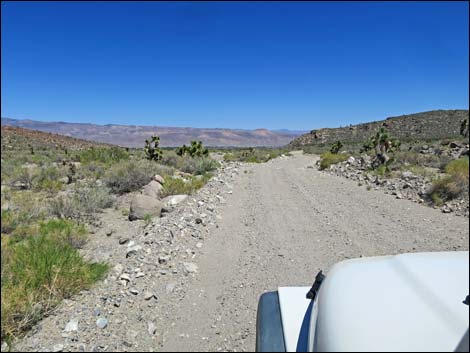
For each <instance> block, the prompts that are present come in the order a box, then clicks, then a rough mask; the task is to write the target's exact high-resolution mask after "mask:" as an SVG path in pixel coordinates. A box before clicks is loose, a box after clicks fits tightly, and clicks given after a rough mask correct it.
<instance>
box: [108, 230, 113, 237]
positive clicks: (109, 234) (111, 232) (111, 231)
mask: <svg viewBox="0 0 470 353" xmlns="http://www.w3.org/2000/svg"><path fill="white" fill-rule="evenodd" d="M112 234H113V230H112V229H110V230H108V231H107V232H106V236H107V237H110V236H111V235H112Z"/></svg>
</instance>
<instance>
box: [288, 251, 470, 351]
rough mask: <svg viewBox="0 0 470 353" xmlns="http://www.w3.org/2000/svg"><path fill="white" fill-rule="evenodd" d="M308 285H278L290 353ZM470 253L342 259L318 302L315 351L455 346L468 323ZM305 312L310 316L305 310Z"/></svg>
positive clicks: (313, 337)
mask: <svg viewBox="0 0 470 353" xmlns="http://www.w3.org/2000/svg"><path fill="white" fill-rule="evenodd" d="M308 289H309V288H279V302H280V306H281V317H282V321H283V329H284V337H285V343H286V349H287V351H295V350H296V347H297V345H298V343H299V334H300V328H301V325H302V322H303V321H304V317H305V312H306V310H307V307H308V305H309V301H308V300H306V299H305V294H306V293H307V291H308ZM468 294H469V255H468V252H448V253H420V254H403V255H397V256H385V257H374V258H364V259H356V260H349V261H344V262H341V263H339V264H337V265H335V266H334V267H333V268H332V269H331V270H330V271H329V273H328V274H327V276H326V279H325V281H324V282H323V284H322V286H321V289H320V292H319V295H318V297H317V299H316V300H315V305H314V307H313V312H312V319H311V321H310V328H309V334H310V336H309V338H308V340H309V345H308V348H309V350H310V351H312V350H313V351H453V350H454V349H455V348H456V347H457V345H458V343H459V341H460V340H461V338H462V337H463V335H464V334H465V332H466V331H467V329H468V327H469V308H468V306H467V305H465V304H463V301H464V300H465V297H466V296H467V295H468ZM301 311H303V314H302V313H301Z"/></svg>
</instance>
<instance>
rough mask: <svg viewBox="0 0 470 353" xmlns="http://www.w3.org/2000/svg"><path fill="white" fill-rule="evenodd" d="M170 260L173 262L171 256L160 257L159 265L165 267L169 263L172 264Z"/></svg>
mask: <svg viewBox="0 0 470 353" xmlns="http://www.w3.org/2000/svg"><path fill="white" fill-rule="evenodd" d="M170 260H171V256H170V255H165V256H160V257H159V258H158V263H159V264H160V265H165V264H167V263H168V262H170Z"/></svg>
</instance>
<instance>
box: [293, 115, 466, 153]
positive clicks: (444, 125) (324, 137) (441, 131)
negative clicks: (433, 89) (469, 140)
mask: <svg viewBox="0 0 470 353" xmlns="http://www.w3.org/2000/svg"><path fill="white" fill-rule="evenodd" d="M465 118H466V119H468V110H433V111H429V112H422V113H417V114H410V115H402V116H398V117H389V118H387V119H385V120H380V121H374V122H370V123H364V124H358V125H350V126H348V127H340V128H324V129H318V130H312V131H310V133H308V134H304V135H301V136H299V137H297V138H296V139H294V140H293V141H292V142H291V143H290V146H292V147H300V146H306V145H320V144H332V143H334V142H335V141H338V140H339V141H341V142H343V143H360V142H363V141H365V140H367V139H368V138H369V137H370V136H371V135H372V134H374V132H375V131H377V130H378V129H379V127H381V126H385V127H387V129H388V130H389V131H390V133H391V134H392V136H394V137H397V138H399V139H400V140H403V141H408V140H414V139H418V140H434V139H446V138H454V137H456V136H459V132H460V124H461V122H462V120H463V119H465Z"/></svg>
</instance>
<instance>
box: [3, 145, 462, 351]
mask: <svg viewBox="0 0 470 353" xmlns="http://www.w3.org/2000/svg"><path fill="white" fill-rule="evenodd" d="M315 162H316V157H314V156H309V155H302V154H301V153H294V154H293V156H292V157H285V158H278V159H275V160H272V161H270V162H268V163H265V164H244V165H240V164H239V163H229V164H225V165H224V166H223V168H220V169H219V170H218V171H217V173H216V174H217V175H216V176H214V178H213V179H212V180H211V181H210V182H209V183H208V184H207V185H206V186H205V187H204V188H203V189H201V190H199V192H198V193H197V194H195V195H191V197H190V198H188V200H186V202H185V203H184V202H183V203H181V204H179V205H178V206H177V207H176V208H175V209H174V210H173V211H172V212H170V213H169V214H168V215H167V216H165V217H163V218H159V219H154V220H153V221H152V222H151V223H150V224H146V223H145V222H143V221H141V222H129V221H128V220H127V218H126V217H124V216H123V215H122V214H121V212H120V211H119V210H114V209H109V210H107V211H106V212H105V213H104V214H102V215H101V216H100V217H101V218H100V219H101V222H102V223H103V225H102V226H101V227H99V228H98V229H97V230H96V232H95V233H94V234H93V236H90V241H89V242H88V243H87V245H86V247H85V249H83V251H84V255H85V257H86V258H87V259H90V260H93V261H106V262H107V263H108V264H109V265H110V272H109V274H108V276H107V278H106V279H104V280H103V281H101V282H99V283H97V284H96V285H95V286H94V287H93V288H91V289H90V290H87V291H82V292H81V293H80V294H78V295H76V296H74V297H72V298H70V299H69V300H64V302H63V303H62V304H61V305H60V306H59V307H58V308H57V310H55V312H54V313H53V315H51V316H49V317H47V318H45V319H43V320H42V321H40V322H39V323H38V324H37V325H35V327H33V328H32V329H31V331H30V332H29V333H28V335H27V337H25V338H24V339H22V340H20V341H19V342H16V343H17V344H15V350H18V351H96V352H97V351H139V352H140V351H252V350H254V348H255V334H256V332H255V324H256V309H257V303H258V298H259V296H260V295H261V294H262V293H263V292H265V291H271V290H276V289H277V287H278V286H310V285H311V283H312V281H313V279H314V276H315V274H316V273H317V272H318V271H319V270H320V269H322V270H324V271H326V272H327V271H328V269H329V268H330V267H331V266H332V265H333V264H334V263H336V262H338V261H341V260H344V259H348V258H355V257H359V256H374V255H387V254H397V253H402V252H418V251H442V250H468V246H469V231H468V226H469V221H468V218H465V217H462V216H455V215H452V214H444V213H442V212H441V211H440V210H436V209H432V208H429V207H426V206H423V205H419V204H415V203H413V202H411V201H408V200H397V199H395V198H394V197H392V196H390V195H386V194H384V193H383V192H382V191H368V190H366V188H365V187H359V186H358V185H357V184H356V183H355V182H353V181H351V180H348V179H343V178H341V177H336V176H331V175H328V174H327V173H324V172H320V171H318V170H317V168H316V167H315ZM222 200H223V201H222ZM197 217H201V218H199V221H198V222H196V219H197ZM202 219H203V220H204V221H202ZM110 230H112V231H111V232H110ZM122 239H126V241H128V244H127V245H126V244H123V245H122V244H121V243H122V242H121V240H122ZM131 244H132V247H133V248H135V246H134V245H135V244H137V245H138V246H139V249H140V250H133V251H134V252H135V253H136V254H133V255H131V256H129V246H131ZM123 275H125V276H126V278H127V279H125V280H123V278H124V277H122V276H123ZM148 293H150V296H148V295H147V294H148ZM100 320H105V322H106V325H102V327H99V325H98V323H99V321H100ZM73 322H74V323H75V324H74V325H75V326H77V327H78V328H75V329H73V330H67V327H68V326H70V325H71V323H73ZM2 349H3V347H2Z"/></svg>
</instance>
